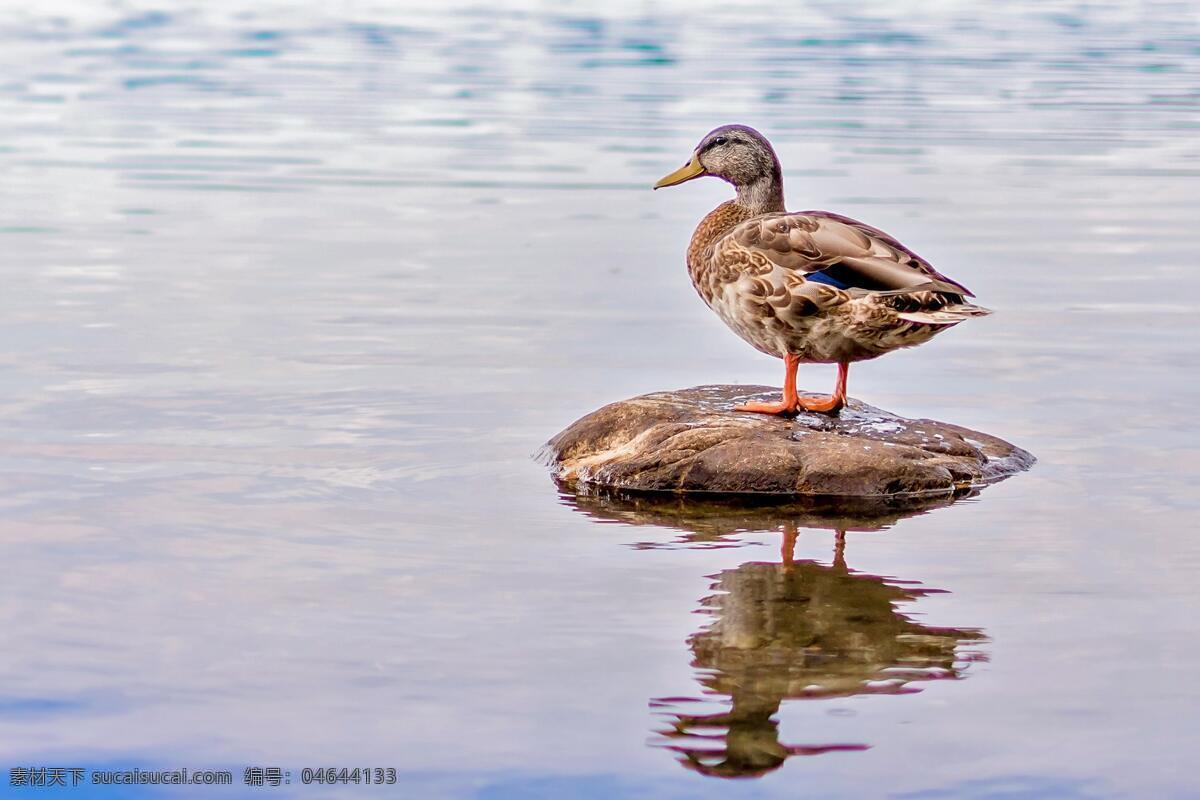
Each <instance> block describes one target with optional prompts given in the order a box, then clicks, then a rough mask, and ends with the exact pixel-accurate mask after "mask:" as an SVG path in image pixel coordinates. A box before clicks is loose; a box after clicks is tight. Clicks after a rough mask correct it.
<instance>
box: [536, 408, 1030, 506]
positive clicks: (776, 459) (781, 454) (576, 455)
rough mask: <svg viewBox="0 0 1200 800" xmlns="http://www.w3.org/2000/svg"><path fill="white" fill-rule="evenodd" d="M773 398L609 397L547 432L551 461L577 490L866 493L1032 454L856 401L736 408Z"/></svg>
mask: <svg viewBox="0 0 1200 800" xmlns="http://www.w3.org/2000/svg"><path fill="white" fill-rule="evenodd" d="M778 394H779V390H778V389H777V388H772V387H767V386H697V387H694V388H692V389H683V390H680V391H677V392H655V393H653V394H647V395H642V396H641V397H634V398H632V399H629V400H623V401H621V402H617V403H612V404H610V405H607V406H604V407H603V408H601V409H599V410H597V411H594V412H592V413H591V414H588V415H587V416H586V417H583V418H582V419H580V420H578V421H576V422H575V423H574V424H572V425H571V426H570V427H568V428H567V429H566V430H564V431H563V432H562V433H559V434H558V435H557V436H555V437H554V438H553V439H551V440H550V441H549V442H548V443H547V446H546V447H547V456H548V460H549V461H550V464H551V466H552V467H553V469H554V470H555V473H556V477H557V479H558V480H559V481H561V482H563V483H565V484H566V485H568V486H571V487H574V488H576V489H581V488H587V487H604V488H608V489H619V490H625V491H634V492H706V493H717V494H752V495H805V496H836V497H860V498H861V497H879V498H887V497H897V498H900V497H919V496H931V495H952V494H955V493H957V492H963V491H967V490H969V489H971V488H976V487H979V486H982V485H984V484H987V483H990V482H993V481H996V480H999V479H1001V478H1004V477H1007V476H1009V475H1011V474H1013V473H1015V472H1019V471H1021V470H1023V469H1027V468H1028V467H1029V466H1030V465H1032V464H1033V462H1034V460H1035V459H1034V457H1033V456H1032V455H1030V454H1029V453H1027V452H1025V451H1024V450H1022V449H1020V448H1018V447H1014V446H1013V445H1011V444H1009V443H1008V442H1006V441H1004V440H1002V439H998V438H996V437H995V436H989V435H988V434H986V433H979V432H977V431H973V430H970V429H969V428H962V427H959V426H958V425H951V424H949V423H946V422H937V421H935V420H929V419H906V418H904V417H899V416H896V415H895V414H892V413H889V412H887V411H883V410H881V409H878V408H874V407H873V406H869V405H867V404H865V403H860V402H859V401H857V400H853V399H852V400H850V402H849V404H848V405H847V407H846V408H844V409H842V411H841V414H840V415H839V416H836V417H833V416H828V415H824V414H815V413H807V412H801V413H800V414H798V415H797V416H796V417H794V418H790V419H789V418H786V417H771V416H766V415H762V414H748V413H744V412H735V411H733V410H732V409H733V407H734V406H736V405H738V404H740V403H744V402H746V401H748V400H777V399H778Z"/></svg>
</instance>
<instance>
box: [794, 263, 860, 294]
mask: <svg viewBox="0 0 1200 800" xmlns="http://www.w3.org/2000/svg"><path fill="white" fill-rule="evenodd" d="M835 266H837V265H835ZM804 280H806V281H813V282H814V283H823V284H825V285H827V286H832V287H833V288H835V289H849V288H850V284H848V283H845V282H844V281H840V280H838V279H837V278H835V277H833V276H832V275H830V274H829V272H828V270H826V269H823V270H821V271H820V272H810V273H808V274H806V275H805V276H804Z"/></svg>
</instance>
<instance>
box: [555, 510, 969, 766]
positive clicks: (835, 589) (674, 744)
mask: <svg viewBox="0 0 1200 800" xmlns="http://www.w3.org/2000/svg"><path fill="white" fill-rule="evenodd" d="M570 502H571V504H572V505H574V506H575V507H576V508H578V509H579V510H581V511H583V512H584V513H587V514H589V515H590V516H594V517H599V518H605V519H612V520H618V519H619V520H622V521H625V522H630V523H634V524H644V525H662V526H667V527H672V528H677V529H680V530H682V531H684V541H686V542H687V543H689V544H699V545H701V546H712V544H713V542H714V541H720V540H725V541H729V540H730V539H731V537H732V536H733V534H735V533H737V532H739V531H763V530H771V529H776V530H780V531H781V532H782V544H781V554H780V561H779V562H778V563H775V562H758V561H750V562H747V563H744V564H742V565H741V566H739V567H737V568H735V569H728V570H724V571H722V572H720V573H719V574H717V575H714V576H713V578H714V582H713V584H712V589H713V593H712V594H710V595H709V596H707V597H705V598H703V599H702V600H701V601H700V612H701V613H703V614H705V615H707V616H708V617H709V618H710V622H709V623H708V624H707V625H706V626H705V627H704V628H703V629H701V630H700V631H698V632H696V633H695V634H693V635H692V636H691V637H689V638H688V640H687V644H688V647H689V648H690V649H691V651H692V654H693V660H692V666H693V667H694V668H695V669H696V680H697V682H698V683H699V684H700V685H701V687H703V695H704V697H702V698H691V697H670V698H658V699H655V700H651V702H650V705H651V708H653V709H654V711H655V713H656V714H659V715H661V716H662V717H663V718H664V722H665V725H664V727H662V728H661V729H659V730H657V731H656V734H657V741H656V742H655V744H657V745H659V746H662V747H665V748H666V749H669V750H671V751H673V752H674V753H676V754H677V756H678V759H679V762H680V763H681V764H682V765H683V766H685V767H687V768H689V769H692V770H695V771H697V772H700V773H702V774H705V775H712V776H717V777H725V778H737V777H759V776H762V775H765V774H766V773H768V772H771V771H772V770H775V769H778V768H779V767H780V766H782V765H783V763H784V762H785V761H786V760H787V759H788V758H790V757H791V756H797V755H819V754H822V753H827V752H830V751H837V750H864V749H866V748H867V747H868V746H869V745H868V744H867V743H863V742H837V741H832V742H830V741H825V742H820V741H818V742H815V743H808V744H788V743H785V742H784V741H781V739H780V731H779V722H778V720H777V719H776V718H775V715H776V713H777V712H778V711H779V707H780V705H781V703H782V702H783V701H784V700H802V699H806V700H819V699H822V698H835V697H849V696H853V695H864V694H905V693H913V692H917V691H920V688H919V686H917V685H916V684H919V683H920V682H923V681H930V680H955V679H958V678H961V677H963V675H964V670H965V669H966V667H967V666H969V664H970V663H971V662H973V661H981V660H984V658H985V656H984V654H983V653H981V652H980V651H978V650H977V649H973V648H971V647H970V645H972V644H979V643H981V642H982V641H984V636H983V634H982V633H981V632H980V631H979V630H977V629H971V628H944V627H934V626H929V625H923V624H920V623H918V622H916V621H914V620H913V619H912V618H911V617H909V616H907V615H906V614H903V613H901V612H900V611H899V610H898V607H899V606H901V605H902V604H905V603H910V602H913V601H914V600H916V599H918V598H920V597H923V596H924V595H927V594H932V593H938V592H941V591H942V590H940V589H931V588H926V587H922V586H920V585H919V584H918V583H916V582H912V581H900V580H896V579H893V578H885V577H881V576H877V575H868V574H865V573H860V572H855V571H854V570H852V569H850V568H849V567H847V565H846V558H845V536H846V532H847V531H848V530H883V529H885V528H887V527H890V526H891V525H892V524H894V523H895V522H896V521H898V520H899V519H901V518H903V517H906V516H911V515H913V514H919V513H923V512H925V511H927V510H929V509H930V508H933V507H935V506H936V505H938V504H923V505H921V506H919V507H913V506H909V507H907V508H897V507H894V506H892V507H888V508H885V507H880V506H873V507H872V506H859V507H857V508H852V509H847V508H846V507H845V506H844V505H843V506H839V507H832V506H827V507H824V508H822V507H815V506H812V505H811V504H806V505H792V506H786V507H782V508H781V507H776V508H758V509H754V508H746V507H744V506H743V507H740V508H739V507H734V506H728V505H722V504H718V503H704V504H691V503H689V504H685V503H682V502H676V501H670V500H654V499H647V498H630V497H625V498H621V497H613V496H607V497H587V498H585V497H578V498H573V499H572V500H571V501H570ZM949 502H952V501H948V500H943V501H941V503H940V505H945V504H947V503H949ZM802 528H823V529H827V530H834V531H836V539H835V548H834V555H833V560H832V562H831V563H829V564H823V563H820V562H817V561H809V560H796V559H795V558H794V557H793V552H794V549H795V544H796V538H797V535H798V533H799V531H800V530H801V529H802ZM714 701H716V702H722V703H726V704H727V706H726V708H725V709H723V710H720V711H708V710H707V709H706V708H705V707H707V706H711V704H712V703H713V702H714ZM697 707H699V708H697Z"/></svg>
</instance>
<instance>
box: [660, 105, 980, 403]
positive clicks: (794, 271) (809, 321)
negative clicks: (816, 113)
mask: <svg viewBox="0 0 1200 800" xmlns="http://www.w3.org/2000/svg"><path fill="white" fill-rule="evenodd" d="M706 176H708V177H714V178H720V179H721V180H723V181H726V182H727V183H730V184H732V186H733V188H734V190H735V191H736V197H735V198H734V199H732V200H728V201H726V202H724V203H721V204H720V205H719V206H717V207H716V208H714V209H713V210H712V211H711V212H709V214H708V215H707V216H705V217H704V219H702V220H701V221H700V224H699V225H697V226H696V230H695V232H694V233H693V234H692V238H691V242H690V243H689V244H688V248H687V269H688V274H689V276H690V277H691V279H692V285H693V286H694V287H695V288H696V291H697V292H698V293H699V295H700V297H701V298H702V299H703V300H704V302H705V303H706V304H707V305H708V307H709V308H710V309H712V311H714V312H715V313H716V315H717V316H718V317H720V318H721V320H722V321H723V322H724V323H725V324H726V325H728V326H729V327H730V328H731V329H732V330H733V331H734V333H736V334H737V335H738V336H740V337H741V338H742V339H744V340H745V341H746V342H747V343H749V344H750V345H751V346H752V347H754V348H755V349H757V350H759V351H760V352H763V353H766V354H767V355H771V356H775V357H777V358H781V359H783V362H784V381H783V397H782V399H781V400H780V401H779V402H777V403H774V402H748V403H745V404H743V405H739V406H737V407H736V408H735V410H736V411H745V412H754V413H759V414H776V415H794V414H797V413H800V412H802V411H809V412H818V413H828V414H837V413H838V412H839V411H840V410H841V409H842V408H843V407H845V405H846V402H847V398H846V381H847V378H848V376H849V371H850V364H852V363H855V362H858V361H867V360H870V359H873V358H878V357H879V356H882V355H884V354H886V353H890V352H892V351H893V350H899V349H901V348H906V347H915V346H917V345H919V344H924V343H925V342H927V341H929V340H930V339H932V338H933V337H934V336H936V335H938V334H939V333H941V332H942V331H944V330H947V329H948V328H952V327H954V326H955V325H957V324H959V323H960V322H963V321H965V320H967V319H970V318H972V317H981V316H985V315H987V314H990V313H991V311H989V310H988V309H986V308H983V307H982V306H979V305H976V304H974V303H972V302H970V301H969V300H968V298H973V297H974V296H975V295H974V294H972V293H971V291H970V290H969V289H967V288H966V287H965V286H963V285H962V284H961V283H959V282H958V281H955V280H952V279H951V278H948V277H946V276H945V275H943V274H942V273H940V272H938V271H937V270H936V269H934V268H933V267H932V266H931V265H930V264H929V262H928V261H926V260H925V259H923V258H921V257H920V256H918V255H917V254H916V253H914V252H913V251H912V250H910V249H909V248H908V247H906V246H904V245H903V244H901V243H900V242H899V241H898V240H897V239H895V238H894V237H892V236H891V235H889V234H887V233H884V232H883V231H881V230H879V229H878V228H874V227H872V226H870V225H867V224H866V223H863V222H859V221H857V220H854V219H851V218H850V217H847V216H843V215H841V214H837V213H834V212H831V211H787V210H786V209H785V207H784V201H783V170H782V167H781V166H780V163H779V157H778V156H776V154H775V149H774V148H773V147H771V143H770V142H769V141H767V138H766V137H765V136H763V135H762V134H761V133H759V132H758V131H756V130H755V129H754V128H751V127H749V126H746V125H723V126H721V127H719V128H715V129H713V130H712V131H709V133H707V134H706V135H705V136H704V138H702V139H701V140H700V143H699V144H698V145H696V147H695V149H694V150H693V151H692V156H691V159H690V160H689V161H688V162H687V163H686V164H684V165H683V166H682V167H680V168H679V169H677V170H675V171H674V172H672V173H670V174H668V175H665V176H664V177H663V178H662V179H660V180H659V181H658V182H657V183H656V184H654V188H655V189H662V188H665V187H668V186H677V185H679V184H681V183H685V182H687V181H690V180H694V179H696V178H702V177H706ZM800 364H837V367H838V374H837V383H836V385H835V388H834V391H833V393H832V394H831V395H829V396H827V397H810V396H804V397H801V396H800V395H799V394H798V393H797V390H796V373H797V369H798V367H799V365H800Z"/></svg>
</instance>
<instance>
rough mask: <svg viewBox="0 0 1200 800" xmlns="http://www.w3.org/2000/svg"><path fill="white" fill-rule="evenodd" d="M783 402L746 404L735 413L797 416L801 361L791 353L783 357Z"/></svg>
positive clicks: (736, 409)
mask: <svg viewBox="0 0 1200 800" xmlns="http://www.w3.org/2000/svg"><path fill="white" fill-rule="evenodd" d="M783 364H784V374H783V400H782V401H780V402H778V403H746V404H745V405H741V406H738V407H737V408H735V409H734V411H753V412H754V413H756V414H795V413H796V411H797V410H799V408H800V398H799V397H797V396H796V368H797V367H799V366H800V359H799V358H798V357H796V356H794V355H792V354H791V353H788V354H786V355H785V356H784V357H783Z"/></svg>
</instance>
